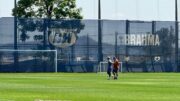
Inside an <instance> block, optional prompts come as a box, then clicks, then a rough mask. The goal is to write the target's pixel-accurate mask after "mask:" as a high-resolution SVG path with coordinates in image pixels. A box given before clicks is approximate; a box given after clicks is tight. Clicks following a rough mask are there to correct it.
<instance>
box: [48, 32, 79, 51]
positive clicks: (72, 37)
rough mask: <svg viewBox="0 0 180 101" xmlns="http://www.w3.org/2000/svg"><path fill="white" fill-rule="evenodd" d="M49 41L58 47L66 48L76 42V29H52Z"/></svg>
mask: <svg viewBox="0 0 180 101" xmlns="http://www.w3.org/2000/svg"><path fill="white" fill-rule="evenodd" d="M50 31H51V34H50V35H49V42H50V43H51V44H52V45H53V46H55V47H57V48H66V47H69V46H72V45H73V44H75V43H76V39H77V38H76V34H75V31H73V30H70V29H50Z"/></svg>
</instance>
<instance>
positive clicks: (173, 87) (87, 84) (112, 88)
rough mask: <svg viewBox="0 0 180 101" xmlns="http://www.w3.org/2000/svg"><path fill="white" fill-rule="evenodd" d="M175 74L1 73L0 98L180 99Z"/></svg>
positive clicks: (42, 100) (0, 100)
mask: <svg viewBox="0 0 180 101" xmlns="http://www.w3.org/2000/svg"><path fill="white" fill-rule="evenodd" d="M179 78H180V74H178V73H120V78H119V79H118V80H107V77H106V75H105V73H104V74H96V73H89V74H86V73H36V74H35V73H27V74H26V73H22V74H9V73H7V74H5V73H2V74H0V101H180V96H179V94H180V79H179Z"/></svg>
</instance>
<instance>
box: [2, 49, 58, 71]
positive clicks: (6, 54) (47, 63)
mask: <svg viewBox="0 0 180 101" xmlns="http://www.w3.org/2000/svg"><path fill="white" fill-rule="evenodd" d="M0 72H57V50H7V49H6V50H0Z"/></svg>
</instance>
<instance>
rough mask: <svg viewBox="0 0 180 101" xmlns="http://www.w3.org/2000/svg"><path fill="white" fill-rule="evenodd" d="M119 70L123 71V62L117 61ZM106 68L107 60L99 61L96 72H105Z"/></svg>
mask: <svg viewBox="0 0 180 101" xmlns="http://www.w3.org/2000/svg"><path fill="white" fill-rule="evenodd" d="M119 66H120V67H119V72H123V62H119ZM107 68H108V62H107V61H101V62H100V63H99V68H98V72H99V73H104V72H107Z"/></svg>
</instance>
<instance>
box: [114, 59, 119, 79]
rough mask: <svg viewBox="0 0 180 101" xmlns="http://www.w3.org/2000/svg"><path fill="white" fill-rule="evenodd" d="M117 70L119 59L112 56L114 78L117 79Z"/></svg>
mask: <svg viewBox="0 0 180 101" xmlns="http://www.w3.org/2000/svg"><path fill="white" fill-rule="evenodd" d="M118 71H119V60H118V59H117V58H116V57H113V75H114V79H118Z"/></svg>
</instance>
